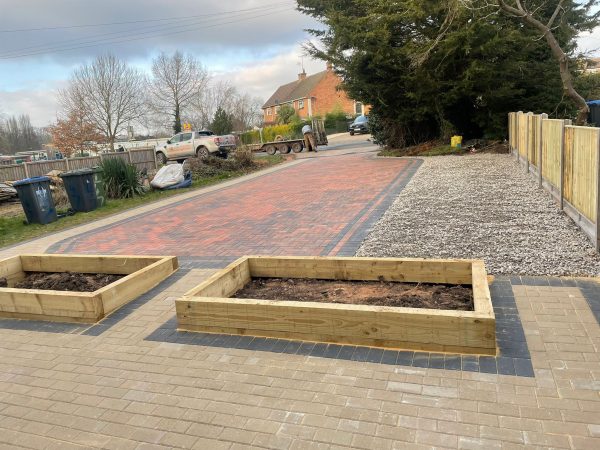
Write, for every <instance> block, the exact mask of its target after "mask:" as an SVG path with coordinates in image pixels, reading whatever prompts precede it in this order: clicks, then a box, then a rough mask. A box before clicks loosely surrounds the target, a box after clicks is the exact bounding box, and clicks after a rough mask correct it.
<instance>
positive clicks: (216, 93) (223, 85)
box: [190, 81, 236, 128]
mask: <svg viewBox="0 0 600 450" xmlns="http://www.w3.org/2000/svg"><path fill="white" fill-rule="evenodd" d="M235 94H236V89H235V88H234V87H233V86H232V85H231V83H229V82H227V81H218V82H216V83H214V84H212V85H210V86H209V87H207V88H206V89H203V90H202V91H199V92H198V93H197V95H196V96H195V97H194V102H193V105H192V106H193V108H192V111H191V113H190V117H191V120H192V121H193V122H194V124H195V125H196V126H197V127H200V128H208V127H210V124H211V123H212V120H213V117H214V116H215V113H216V112H217V110H218V109H219V108H221V109H223V110H225V111H226V112H229V110H230V102H231V101H232V99H233V96H234V95H235Z"/></svg>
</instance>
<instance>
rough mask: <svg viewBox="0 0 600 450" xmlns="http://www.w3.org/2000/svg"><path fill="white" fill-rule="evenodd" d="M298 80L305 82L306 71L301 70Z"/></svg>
mask: <svg viewBox="0 0 600 450" xmlns="http://www.w3.org/2000/svg"><path fill="white" fill-rule="evenodd" d="M298 79H299V80H305V79H306V71H305V70H302V73H299V74H298Z"/></svg>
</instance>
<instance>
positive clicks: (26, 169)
mask: <svg viewBox="0 0 600 450" xmlns="http://www.w3.org/2000/svg"><path fill="white" fill-rule="evenodd" d="M28 164H29V163H26V162H24V163H23V168H24V169H25V178H29V166H28Z"/></svg>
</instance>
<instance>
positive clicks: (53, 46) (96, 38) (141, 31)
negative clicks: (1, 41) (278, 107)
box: [0, 4, 289, 59]
mask: <svg viewBox="0 0 600 450" xmlns="http://www.w3.org/2000/svg"><path fill="white" fill-rule="evenodd" d="M283 7H284V6H283V4H279V5H278V6H265V7H261V8H259V9H260V12H268V11H273V10H276V9H282V8H283ZM285 8H286V10H287V9H289V8H287V7H285ZM255 9H256V8H255ZM258 12H259V11H249V10H240V11H238V12H233V13H229V17H219V18H216V19H215V18H214V16H211V17H204V18H201V19H191V18H188V19H186V20H185V22H190V21H191V23H183V22H184V21H178V22H177V23H172V24H162V25H154V26H145V27H141V28H135V29H131V30H119V31H113V32H110V33H100V34H95V35H91V36H86V37H83V38H77V39H67V40H62V41H55V42H51V43H47V44H42V45H39V44H38V45H30V46H27V47H21V48H19V49H15V50H9V51H5V52H0V59H8V58H11V57H20V55H22V54H29V53H38V52H41V51H44V52H50V51H58V50H61V49H62V48H65V47H69V46H72V45H75V44H77V45H82V44H92V43H99V44H100V43H102V42H104V41H106V42H107V43H109V42H110V41H111V40H114V39H123V38H128V37H135V36H141V35H146V34H156V33H157V32H162V31H167V32H168V31H171V30H181V29H183V28H185V27H192V26H197V25H199V24H202V23H204V22H207V21H210V22H212V21H215V20H220V19H224V18H240V17H241V18H243V17H245V16H250V15H252V14H256V13H258ZM219 14H221V13H219ZM145 30H147V31H145ZM109 36H114V37H109Z"/></svg>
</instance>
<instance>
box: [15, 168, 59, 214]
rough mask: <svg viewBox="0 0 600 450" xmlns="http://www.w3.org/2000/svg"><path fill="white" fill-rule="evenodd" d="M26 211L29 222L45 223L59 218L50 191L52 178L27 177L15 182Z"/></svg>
mask: <svg viewBox="0 0 600 450" xmlns="http://www.w3.org/2000/svg"><path fill="white" fill-rule="evenodd" d="M13 187H14V188H15V189H16V190H17V195H18V196H19V200H20V201H21V205H22V206H23V211H25V216H26V217H27V222H28V223H41V224H42V225H45V224H47V223H50V222H54V221H55V220H56V219H57V215H56V208H55V207H54V199H53V198H52V193H51V192H50V178H48V177H33V178H25V179H24V180H20V181H17V182H15V183H14V184H13Z"/></svg>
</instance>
